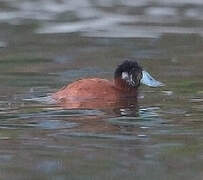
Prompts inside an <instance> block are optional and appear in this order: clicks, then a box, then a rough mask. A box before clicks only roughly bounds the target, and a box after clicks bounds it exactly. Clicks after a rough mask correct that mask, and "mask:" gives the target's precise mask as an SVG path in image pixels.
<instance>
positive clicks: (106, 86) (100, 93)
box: [53, 78, 119, 100]
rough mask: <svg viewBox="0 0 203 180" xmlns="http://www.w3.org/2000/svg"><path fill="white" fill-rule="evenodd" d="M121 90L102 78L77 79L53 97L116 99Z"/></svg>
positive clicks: (58, 98)
mask: <svg viewBox="0 0 203 180" xmlns="http://www.w3.org/2000/svg"><path fill="white" fill-rule="evenodd" d="M118 95H119V90H118V89H117V88H116V87H115V86H114V84H113V82H111V81H108V80H106V79H100V78H88V79H81V80H78V81H75V82H73V83H71V84H69V85H68V86H66V87H64V88H62V89H61V90H59V91H58V92H56V93H55V94H53V97H54V98H55V99H57V100H60V99H70V98H75V99H89V98H99V99H111V100H112V99H116V98H117V96H118Z"/></svg>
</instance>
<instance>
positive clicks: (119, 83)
mask: <svg viewBox="0 0 203 180" xmlns="http://www.w3.org/2000/svg"><path fill="white" fill-rule="evenodd" d="M114 84H115V87H116V88H117V89H119V90H120V91H123V92H126V93H128V94H136V91H137V88H134V87H132V86H129V84H128V83H126V82H125V81H124V80H123V79H120V78H116V79H114Z"/></svg>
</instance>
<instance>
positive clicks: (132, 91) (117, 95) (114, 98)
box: [52, 60, 162, 108]
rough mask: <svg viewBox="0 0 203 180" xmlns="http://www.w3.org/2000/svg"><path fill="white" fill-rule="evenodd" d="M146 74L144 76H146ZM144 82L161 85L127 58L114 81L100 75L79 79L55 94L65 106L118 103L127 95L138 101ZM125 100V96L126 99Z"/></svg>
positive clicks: (77, 106) (83, 106) (90, 106)
mask: <svg viewBox="0 0 203 180" xmlns="http://www.w3.org/2000/svg"><path fill="white" fill-rule="evenodd" d="M143 77H144V79H143ZM140 82H141V83H145V84H147V85H150V84H151V86H153V87H156V86H161V85H162V84H161V83H160V82H158V81H156V80H155V79H153V78H152V77H151V76H150V75H149V74H148V73H147V72H145V71H142V68H141V67H140V66H139V65H138V64H137V62H135V61H128V60H127V61H124V63H122V64H121V65H119V66H118V68H117V69H116V71H115V74H114V81H109V80H106V79H100V78H87V79H81V80H77V81H75V82H73V83H71V84H69V85H67V86H66V87H64V88H62V89H61V90H59V91H58V92H56V93H54V94H53V95H52V97H53V98H54V99H55V100H56V101H57V102H59V103H61V104H63V106H64V107H65V108H99V107H109V106H118V105H119V104H123V102H126V103H128V101H122V100H123V99H125V98H129V99H131V100H132V99H133V101H134V102H136V96H137V88H138V87H139V85H140ZM125 100H126V99H125Z"/></svg>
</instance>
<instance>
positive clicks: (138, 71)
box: [114, 60, 164, 90]
mask: <svg viewBox="0 0 203 180" xmlns="http://www.w3.org/2000/svg"><path fill="white" fill-rule="evenodd" d="M114 81H115V85H116V87H118V88H120V89H126V90H130V89H137V88H138V87H139V85H140V83H142V84H145V85H147V86H151V87H159V86H163V85H164V84H163V83H161V82H159V81H157V80H155V79H154V78H153V77H152V76H151V75H150V74H149V73H148V72H147V71H145V70H143V69H142V67H140V66H139V64H138V63H137V62H136V61H131V60H125V61H124V62H123V63H122V64H120V65H118V67H117V68H116V70H115V73H114Z"/></svg>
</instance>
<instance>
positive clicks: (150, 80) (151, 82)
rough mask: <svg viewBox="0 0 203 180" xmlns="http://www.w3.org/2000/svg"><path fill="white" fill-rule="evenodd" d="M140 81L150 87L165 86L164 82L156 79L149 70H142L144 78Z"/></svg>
mask: <svg viewBox="0 0 203 180" xmlns="http://www.w3.org/2000/svg"><path fill="white" fill-rule="evenodd" d="M140 82H141V83H142V84H145V85H147V86H150V87H160V86H164V84H163V83H162V82H159V81H157V80H156V79H154V78H153V77H152V76H151V75H150V74H149V73H148V72H147V71H142V79H141V81H140Z"/></svg>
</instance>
